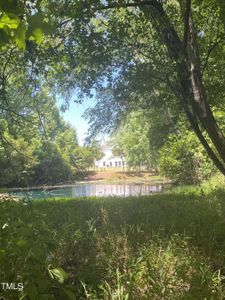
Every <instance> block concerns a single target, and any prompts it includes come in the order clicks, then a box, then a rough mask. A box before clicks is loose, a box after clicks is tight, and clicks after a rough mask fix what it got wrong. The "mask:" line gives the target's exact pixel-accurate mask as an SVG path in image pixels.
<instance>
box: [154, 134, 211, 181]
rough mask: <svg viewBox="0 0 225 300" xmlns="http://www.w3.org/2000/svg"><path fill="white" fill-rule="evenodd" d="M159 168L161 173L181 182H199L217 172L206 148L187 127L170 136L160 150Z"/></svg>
mask: <svg viewBox="0 0 225 300" xmlns="http://www.w3.org/2000/svg"><path fill="white" fill-rule="evenodd" d="M159 169H160V174H162V175H164V176H166V177H168V178H171V179H173V180H174V181H176V182H179V183H199V182H201V181H202V180H203V179H207V178H209V177H210V176H211V175H212V174H213V172H215V167H214V166H213V164H212V162H211V161H210V160H209V158H208V157H207V156H206V155H205V151H204V148H203V147H202V145H201V144H200V143H199V141H198V140H197V138H196V136H195V135H194V133H193V132H191V131H189V130H187V129H186V130H185V129H183V130H182V131H181V132H179V134H176V135H174V134H173V135H170V136H169V138H168V140H167V142H166V143H165V144H164V146H163V147H162V148H161V149H160V151H159Z"/></svg>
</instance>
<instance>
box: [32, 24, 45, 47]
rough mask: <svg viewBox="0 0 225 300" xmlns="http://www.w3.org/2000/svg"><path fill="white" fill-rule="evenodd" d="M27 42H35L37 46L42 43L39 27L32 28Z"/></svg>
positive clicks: (41, 33)
mask: <svg viewBox="0 0 225 300" xmlns="http://www.w3.org/2000/svg"><path fill="white" fill-rule="evenodd" d="M29 40H31V41H36V42H37V43H38V45H40V44H41V43H42V40H43V32H42V30H41V28H40V27H37V28H34V29H33V31H32V32H31V36H30V37H29Z"/></svg>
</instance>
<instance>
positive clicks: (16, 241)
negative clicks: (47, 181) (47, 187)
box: [0, 178, 225, 300]
mask: <svg viewBox="0 0 225 300" xmlns="http://www.w3.org/2000/svg"><path fill="white" fill-rule="evenodd" d="M217 179H218V178H214V181H215V180H217ZM210 186H211V188H210V189H209V188H208V189H207V190H206V189H205V186H204V185H203V186H201V187H199V188H196V187H195V188H194V187H192V188H183V189H182V190H180V191H173V190H171V191H169V192H167V193H164V194H160V195H159V194H158V195H153V196H145V197H130V198H123V199H120V198H112V199H109V198H101V199H96V198H94V199H87V198H86V199H76V200H73V199H70V200H69V199H60V198H59V199H55V200H43V201H40V200H38V201H35V200H33V201H32V202H23V201H20V202H14V201H3V202H1V203H0V212H1V214H0V228H1V235H0V244H1V247H0V262H1V269H0V276H1V278H2V281H3V282H22V283H23V284H24V290H23V292H22V293H20V294H19V295H20V296H21V297H22V295H23V296H24V299H31V300H32V299H65V300H66V299H75V296H76V298H77V299H91V300H94V299H96V300H97V299H98V300H99V299H102V300H106V299H116V300H118V299H128V300H136V299H143V300H145V299H146V300H147V299H167V300H173V299H223V298H224V295H225V294H224V293H225V289H224V282H223V281H224V275H225V274H224V258H225V257H224V238H225V232H224V226H223V224H224V216H225V205H224V193H225V191H224V188H221V186H216V187H215V186H213V185H212V182H211V185H210ZM203 199H204V201H203ZM3 293H4V294H2V295H1V296H4V297H5V296H6V297H7V299H9V300H14V299H18V291H5V292H3ZM6 293H7V294H6Z"/></svg>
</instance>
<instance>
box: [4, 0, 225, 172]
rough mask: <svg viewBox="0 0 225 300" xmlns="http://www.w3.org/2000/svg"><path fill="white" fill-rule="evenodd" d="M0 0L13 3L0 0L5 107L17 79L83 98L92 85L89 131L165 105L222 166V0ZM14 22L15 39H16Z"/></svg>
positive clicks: (9, 107)
mask: <svg viewBox="0 0 225 300" xmlns="http://www.w3.org/2000/svg"><path fill="white" fill-rule="evenodd" d="M4 2H5V1H4ZM6 2H7V3H9V2H10V3H11V6H10V5H8V6H7V5H6V6H4V5H3V4H1V6H0V10H1V11H2V18H3V19H2V20H3V21H2V22H3V23H4V20H6V19H7V18H8V19H7V20H9V19H10V20H9V23H6V25H4V26H3V25H0V26H2V28H1V30H2V31H4V33H3V35H8V36H10V38H9V39H7V40H6V39H5V41H4V39H2V41H3V42H2V48H1V53H2V55H3V56H4V60H2V62H1V74H2V75H1V99H2V100H1V106H2V111H4V113H5V111H10V114H11V115H13V116H14V115H15V114H14V112H13V109H14V108H15V105H14V104H13V103H14V98H13V96H12V93H13V90H15V91H14V93H15V92H16V93H17V94H19V95H20V97H21V93H18V92H19V91H20V89H21V88H22V87H23V86H24V83H25V82H26V88H25V94H26V95H27V94H29V96H31V97H33V95H34V94H35V95H36V96H37V95H40V93H41V90H42V89H43V87H44V88H46V89H48V93H52V94H53V93H57V94H60V95H61V96H63V97H64V98H65V99H67V100H68V99H69V98H70V97H71V95H72V94H74V93H75V94H76V95H79V97H77V99H76V101H82V99H83V97H84V95H89V96H90V95H92V94H93V91H94V90H95V92H96V93H97V98H98V102H97V104H96V107H95V108H94V109H92V110H90V111H89V112H88V114H89V116H90V118H91V119H90V124H91V125H92V130H91V134H92V135H94V134H95V133H96V132H97V131H98V130H103V129H106V130H108V131H109V130H110V129H111V128H112V127H113V126H115V124H118V123H119V122H120V121H121V120H123V119H124V118H125V116H126V115H127V113H129V112H131V111H132V110H136V109H139V108H141V109H146V110H149V109H151V108H154V109H156V110H157V109H159V108H160V109H161V108H164V109H165V110H170V112H171V116H172V119H173V120H177V119H179V118H182V117H183V115H185V116H186V118H187V120H188V121H189V123H190V126H191V128H192V130H193V131H194V132H195V134H196V136H197V137H198V139H199V141H200V142H201V144H202V145H203V147H204V149H205V151H206V152H207V153H208V155H209V156H210V158H211V159H212V160H213V162H214V164H215V165H216V167H217V168H218V169H219V170H220V171H221V172H222V173H223V174H225V167H224V164H225V138H224V135H223V132H222V130H221V122H220V120H219V119H217V118H216V117H215V113H214V112H215V111H216V112H217V111H218V112H219V111H222V110H224V101H223V100H224V95H225V87H224V83H223V77H224V74H223V70H224V67H225V60H224V57H225V46H224V30H225V26H224V19H225V6H224V2H223V1H220V0H210V1H200V0H193V1H190V0H183V1H182V0H180V1H176V0H167V1H159V0H146V1H145V0H142V1H126V0H122V1H101V0H92V1H77V0H73V1H70V2H69V3H68V1H57V2H56V1H54V0H50V1H34V2H32V5H31V3H30V2H29V1H28V4H27V5H25V6H24V4H23V2H22V1H14V2H15V3H14V2H13V3H14V4H12V2H11V1H6ZM1 3H3V2H1ZM16 7H18V10H16V9H14V8H16ZM15 20H17V21H15ZM11 22H12V24H14V23H16V22H17V23H18V24H17V23H16V24H17V25H12V24H11ZM3 23H0V24H3ZM23 23H25V25H23ZM10 24H11V25H10ZM37 24H39V25H37ZM10 26H11V27H10ZM21 26H22V27H23V28H24V29H23V30H24V31H23V32H25V33H23V37H24V40H25V43H24V42H23V47H21V46H20V45H19V44H18V43H17V42H16V39H17V33H16V30H17V29H18V28H20V27H21ZM24 26H25V27H24ZM48 27H49V28H50V29H51V30H47V28H48ZM49 28H48V29H49ZM32 32H33V33H32ZM36 32H39V33H40V32H41V33H40V35H41V37H40V36H38V35H37V34H35V33H36ZM0 38H1V37H0ZM15 45H16V46H17V47H16V48H15ZM22 49H23V50H24V51H22ZM15 62H16V63H17V62H19V65H18V68H17V67H16V66H17V65H16V64H15ZM16 78H17V79H18V80H17V79H16ZM11 87H13V89H12V88H11ZM30 103H31V102H30V101H29V100H28V101H27V105H28V107H29V105H30ZM16 113H17V112H16ZM14 118H15V116H14Z"/></svg>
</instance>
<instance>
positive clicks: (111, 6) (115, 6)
mask: <svg viewBox="0 0 225 300" xmlns="http://www.w3.org/2000/svg"><path fill="white" fill-rule="evenodd" d="M157 2H159V1H156V0H144V1H136V2H132V3H112V4H108V5H105V6H101V7H100V10H106V9H119V8H127V7H138V6H144V5H153V4H156V3H157Z"/></svg>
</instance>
